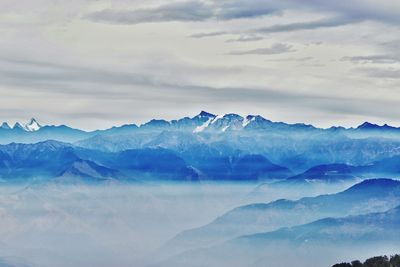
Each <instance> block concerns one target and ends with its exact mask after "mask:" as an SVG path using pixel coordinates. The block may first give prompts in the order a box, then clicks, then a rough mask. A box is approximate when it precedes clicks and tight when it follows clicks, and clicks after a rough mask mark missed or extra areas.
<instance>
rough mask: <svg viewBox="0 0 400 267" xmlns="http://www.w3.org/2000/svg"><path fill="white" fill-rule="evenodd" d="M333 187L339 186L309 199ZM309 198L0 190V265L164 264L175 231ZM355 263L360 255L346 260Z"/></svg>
mask: <svg viewBox="0 0 400 267" xmlns="http://www.w3.org/2000/svg"><path fill="white" fill-rule="evenodd" d="M264 186H265V185H264ZM339 187H344V185H342V186H338V185H332V187H329V186H325V187H323V189H320V191H319V192H316V191H315V190H314V192H312V194H313V195H317V194H322V193H330V192H332V191H335V190H337V191H339V190H342V189H343V188H339ZM294 192H296V193H294ZM309 193H310V192H305V191H304V192H303V193H302V190H294V189H293V188H291V189H286V188H282V187H279V188H269V189H268V190H265V188H264V189H263V190H261V191H260V190H258V189H257V185H255V184H245V183H243V184H235V183H218V184H217V183H215V184H214V183H196V184H188V183H168V184H167V183H165V184H157V185H155V184H154V185H139V184H103V185H84V184H79V185H65V184H60V183H47V184H37V185H12V186H11V185H8V186H5V185H3V186H1V187H0V236H1V239H0V259H1V260H0V266H16V267H20V266H21V267H22V266H28V267H54V266H57V267H87V266H98V267H103V266H104V267H110V266H116V267H124V266H139V267H141V266H149V265H153V264H156V263H157V262H158V261H159V260H160V261H161V262H162V260H165V259H162V258H158V255H157V253H158V252H159V251H160V249H162V248H163V246H165V244H166V243H167V242H168V241H169V240H171V239H172V238H174V237H175V236H176V235H177V234H179V233H181V232H182V231H185V230H187V229H192V228H196V227H200V226H203V225H205V224H208V223H210V222H212V221H213V220H215V219H216V218H218V217H219V216H221V215H222V214H224V213H226V212H227V211H229V210H231V209H233V208H235V207H238V206H241V205H245V204H251V203H255V202H264V203H267V202H270V201H273V200H276V199H279V198H283V197H285V198H287V199H297V198H300V197H303V196H306V195H308V194H309ZM287 252H288V253H289V251H287ZM382 252H384V251H382ZM225 253H228V252H227V251H225ZM282 253H283V252H282ZM372 254H374V253H372ZM375 254H376V253H375ZM354 256H357V257H360V256H363V255H349V258H353V257H354ZM366 256H368V255H366ZM334 260H337V258H335V259H334ZM227 262H229V261H227ZM200 265H201V262H200ZM161 266H162V265H161ZM188 266H189V265H188ZM220 266H221V267H224V266H225V265H220ZM259 266H272V267H273V266H274V264H272V265H265V264H264V265H259ZM309 266H312V265H309Z"/></svg>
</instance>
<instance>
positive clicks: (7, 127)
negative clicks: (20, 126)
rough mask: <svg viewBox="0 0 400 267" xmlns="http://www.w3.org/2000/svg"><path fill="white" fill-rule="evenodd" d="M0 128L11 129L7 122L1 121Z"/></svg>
mask: <svg viewBox="0 0 400 267" xmlns="http://www.w3.org/2000/svg"><path fill="white" fill-rule="evenodd" d="M0 128H2V129H7V130H8V129H11V127H10V125H9V124H8V123H7V122H3V123H2V124H1V126H0Z"/></svg>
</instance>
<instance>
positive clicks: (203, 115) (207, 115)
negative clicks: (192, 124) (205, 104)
mask: <svg viewBox="0 0 400 267" xmlns="http://www.w3.org/2000/svg"><path fill="white" fill-rule="evenodd" d="M196 117H207V118H215V117H216V115H214V114H212V113H209V112H207V111H204V110H202V111H200V113H199V114H198V115H196V116H195V118H196Z"/></svg>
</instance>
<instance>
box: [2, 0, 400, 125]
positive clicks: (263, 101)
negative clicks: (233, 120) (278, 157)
mask: <svg viewBox="0 0 400 267" xmlns="http://www.w3.org/2000/svg"><path fill="white" fill-rule="evenodd" d="M0 15H1V16H0V34H2V42H1V43H0V111H1V114H2V118H3V120H7V121H16V120H25V119H27V118H30V117H32V116H35V117H38V118H39V119H40V120H41V121H42V122H43V123H60V124H61V123H64V124H71V125H72V126H75V127H81V128H85V129H95V128H105V127H109V126H112V125H115V124H123V123H128V122H136V123H141V122H144V121H146V120H148V119H151V118H167V119H173V118H178V117H182V116H187V115H194V114H196V113H198V111H199V110H203V109H205V110H209V111H210V112H213V113H228V112H237V113H241V114H249V113H254V114H261V115H263V116H265V117H267V118H270V119H273V120H281V121H288V122H306V123H312V124H315V125H317V126H323V127H328V126H330V125H337V124H344V125H345V126H352V125H358V124H360V123H361V122H363V121H365V120H369V121H372V122H376V123H391V124H394V125H400V120H399V119H398V118H399V117H400V114H399V111H398V110H396V109H395V108H394V107H395V106H396V103H397V102H398V100H399V99H400V92H399V91H398V88H399V86H400V81H399V79H398V77H399V73H400V52H399V51H400V49H399V48H400V38H399V37H398V36H400V27H399V26H400V19H399V18H400V4H399V3H398V1H393V0H384V1H383V2H380V3H378V4H377V3H376V2H375V1H372V0H371V1H370V0H350V1H344V0H343V1H342V0H340V1H329V2H327V1H323V0H307V1H297V0H282V1H273V0H252V1H239V0H219V1H216V0H207V1H202V0H192V1H184V0H179V1H177V0H168V1H158V0H149V1H139V0H132V1H127V0H112V1H103V0H99V1H95V2H91V1H84V0H72V1H69V2H68V3H67V4H65V6H63V8H60V6H59V5H57V3H56V2H54V1H50V0H39V1H35V3H34V4H33V3H32V2H30V1H22V2H21V1H18V2H15V1H11V0H5V2H4V5H1V6H0Z"/></svg>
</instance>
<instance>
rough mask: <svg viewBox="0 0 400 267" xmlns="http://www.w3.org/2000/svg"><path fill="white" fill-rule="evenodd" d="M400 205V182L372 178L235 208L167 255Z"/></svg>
mask: <svg viewBox="0 0 400 267" xmlns="http://www.w3.org/2000/svg"><path fill="white" fill-rule="evenodd" d="M398 205H400V181H397V180H391V179H370V180H365V181H363V182H360V183H358V184H356V185H354V186H352V187H350V188H349V189H347V190H345V191H342V192H339V193H335V194H329V195H320V196H316V197H305V198H301V199H299V200H288V199H280V200H277V201H273V202H270V203H253V204H250V205H245V206H241V207H237V208H234V209H233V210H231V211H228V212H227V213H225V214H223V215H221V216H219V217H218V218H216V219H215V220H214V221H212V222H211V223H209V224H207V225H204V226H201V227H199V228H195V229H191V230H187V231H184V232H182V233H180V234H178V235H177V236H176V237H175V238H173V239H172V240H171V241H169V242H168V243H167V244H166V246H165V247H166V249H165V251H164V253H170V254H174V253H177V252H179V251H182V250H189V249H193V248H200V247H207V246H211V245H213V244H218V243H221V242H223V241H226V240H229V239H233V238H236V237H239V236H243V235H249V234H255V233H259V232H267V231H271V230H276V229H278V228H280V227H283V226H287V227H289V226H295V225H299V224H303V223H307V222H311V221H313V220H316V219H318V218H323V217H337V216H348V215H356V214H363V213H368V212H373V211H383V210H386V209H388V208H393V207H396V206H398Z"/></svg>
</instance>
